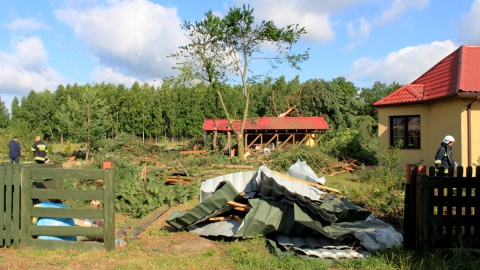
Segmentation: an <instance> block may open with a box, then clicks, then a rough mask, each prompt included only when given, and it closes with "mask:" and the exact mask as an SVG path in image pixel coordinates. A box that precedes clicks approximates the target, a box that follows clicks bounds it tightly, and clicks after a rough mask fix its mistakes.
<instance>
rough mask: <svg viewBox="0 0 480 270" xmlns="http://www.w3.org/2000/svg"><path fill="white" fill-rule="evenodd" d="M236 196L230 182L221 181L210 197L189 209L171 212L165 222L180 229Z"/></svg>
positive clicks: (219, 207)
mask: <svg viewBox="0 0 480 270" xmlns="http://www.w3.org/2000/svg"><path fill="white" fill-rule="evenodd" d="M237 196H239V195H238V191H237V190H236V189H235V187H234V186H233V185H232V184H231V183H230V182H221V183H220V184H219V188H218V189H217V191H216V192H215V193H214V194H213V196H212V197H210V198H208V199H207V200H205V201H204V202H203V203H201V204H198V205H196V206H195V207H194V208H193V209H191V210H189V211H185V212H178V211H175V212H173V213H172V214H171V215H170V216H168V217H167V219H166V222H167V223H168V224H169V225H171V226H172V227H175V228H177V229H182V228H184V227H186V226H188V225H192V224H194V223H195V222H197V221H198V220H202V219H203V218H205V217H206V216H208V215H211V214H212V213H214V212H215V211H217V210H220V209H222V208H223V207H225V206H227V205H228V204H227V203H228V201H234V200H235V198H236V197H237Z"/></svg>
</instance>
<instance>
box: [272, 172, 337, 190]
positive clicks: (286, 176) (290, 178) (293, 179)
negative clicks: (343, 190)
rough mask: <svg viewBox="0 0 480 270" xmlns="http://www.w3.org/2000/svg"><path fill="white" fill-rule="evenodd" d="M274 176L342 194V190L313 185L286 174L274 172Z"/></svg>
mask: <svg viewBox="0 0 480 270" xmlns="http://www.w3.org/2000/svg"><path fill="white" fill-rule="evenodd" d="M272 174H276V175H279V176H281V177H283V178H286V179H288V180H292V181H296V182H300V183H303V184H306V185H309V186H312V187H316V188H318V189H320V190H325V191H328V192H333V193H340V190H338V189H334V188H331V187H327V186H324V185H321V184H318V183H313V182H310V181H306V180H302V179H298V178H295V177H291V176H288V175H284V174H281V173H279V172H273V171H272Z"/></svg>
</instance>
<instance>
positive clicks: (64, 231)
mask: <svg viewBox="0 0 480 270" xmlns="http://www.w3.org/2000/svg"><path fill="white" fill-rule="evenodd" d="M104 229H105V228H104V227H82V226H32V229H31V235H44V236H88V237H92V236H96V237H103V233H104Z"/></svg>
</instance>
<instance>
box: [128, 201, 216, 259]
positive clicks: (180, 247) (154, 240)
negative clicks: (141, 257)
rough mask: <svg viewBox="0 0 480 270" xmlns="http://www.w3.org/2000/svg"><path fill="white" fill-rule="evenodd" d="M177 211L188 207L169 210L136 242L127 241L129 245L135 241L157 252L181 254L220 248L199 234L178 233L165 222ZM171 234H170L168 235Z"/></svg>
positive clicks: (136, 239)
mask: <svg viewBox="0 0 480 270" xmlns="http://www.w3.org/2000/svg"><path fill="white" fill-rule="evenodd" d="M175 210H178V211H185V210H188V207H187V206H185V205H177V206H174V207H172V208H171V209H169V210H168V211H167V212H165V213H164V214H163V215H161V216H160V217H159V218H158V219H156V220H155V221H154V222H152V223H151V224H150V225H148V226H146V227H145V230H143V231H141V232H140V233H139V234H138V235H137V236H136V237H135V239H134V240H132V239H131V240H128V239H127V245H128V244H129V243H132V242H134V241H140V242H142V244H145V246H144V247H145V248H146V249H149V250H151V251H156V252H169V253H173V254H176V253H181V254H185V253H187V254H196V253H203V252H205V251H207V250H211V249H216V248H218V243H217V242H215V241H212V240H209V239H205V238H203V237H201V236H199V235H198V234H195V233H190V232H183V231H180V232H179V231H177V230H176V229H174V228H172V227H171V226H170V225H168V224H167V223H166V222H165V219H166V218H167V217H168V216H169V215H170V214H171V213H172V212H173V211H175ZM168 232H169V233H168Z"/></svg>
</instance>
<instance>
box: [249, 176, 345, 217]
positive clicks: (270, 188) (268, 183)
mask: <svg viewBox="0 0 480 270" xmlns="http://www.w3.org/2000/svg"><path fill="white" fill-rule="evenodd" d="M260 178H261V182H260V188H259V191H258V195H259V196H260V197H262V198H265V199H271V200H274V201H282V200H283V198H286V199H288V200H289V201H292V202H297V203H298V204H299V205H301V206H302V207H305V208H307V209H308V210H309V211H310V212H312V214H315V215H318V216H320V217H321V218H322V220H324V221H325V222H324V223H325V225H328V224H332V223H333V222H335V220H336V218H335V216H334V215H332V214H329V213H328V212H327V211H325V210H324V209H322V208H321V207H318V206H317V205H316V204H314V203H313V202H312V201H311V200H309V199H308V198H304V197H303V196H302V195H299V194H296V193H293V192H291V191H290V190H288V188H287V187H285V186H282V185H280V184H279V183H277V182H276V181H275V179H274V178H272V177H268V176H266V175H265V173H264V172H263V171H262V172H261V173H260ZM283 183H286V182H285V181H283Z"/></svg>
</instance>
